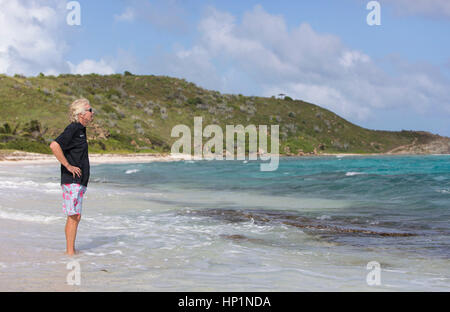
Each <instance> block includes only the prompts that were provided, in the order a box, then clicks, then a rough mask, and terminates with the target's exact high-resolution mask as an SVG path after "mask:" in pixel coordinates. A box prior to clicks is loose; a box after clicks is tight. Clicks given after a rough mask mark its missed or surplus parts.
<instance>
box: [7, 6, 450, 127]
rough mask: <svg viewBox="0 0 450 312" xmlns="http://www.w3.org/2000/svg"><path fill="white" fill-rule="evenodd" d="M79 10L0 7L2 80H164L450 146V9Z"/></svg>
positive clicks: (75, 8)
mask: <svg viewBox="0 0 450 312" xmlns="http://www.w3.org/2000/svg"><path fill="white" fill-rule="evenodd" d="M72 2H75V4H78V5H79V6H73V5H72V4H73V3H71V1H65V0H0V73H4V74H7V75H14V74H23V75H27V76H35V75H37V74H39V73H41V72H42V73H44V74H47V75H50V74H52V75H58V74H62V73H73V74H90V73H98V74H112V73H123V72H124V71H126V70H127V71H130V72H132V73H133V74H139V75H167V76H171V77H177V78H184V79H186V80H188V81H190V82H194V83H195V84H197V85H198V86H201V87H203V88H206V89H210V90H217V91H220V92H222V93H233V94H243V95H247V96H251V95H254V96H267V97H270V96H272V95H277V94H280V93H283V94H286V95H288V96H290V97H292V98H294V99H299V100H304V101H307V102H311V103H314V104H317V105H319V106H321V107H324V108H327V109H329V110H331V111H333V112H335V113H337V114H338V115H340V116H341V117H343V118H345V119H347V120H349V121H351V122H353V123H355V124H358V125H360V126H363V127H366V128H369V129H379V130H402V129H404V130H423V131H429V132H432V133H436V134H440V135H445V136H450V122H449V121H450V1H448V0H414V1H409V0H379V1H368V0H367V1H366V0H339V1H338V0H328V1H325V0H315V1H306V0H290V1H288V0H278V1H274V0H271V1H269V0H262V1H254V0H246V1H235V0H227V1H223V0H222V1H213V0H164V1H163V0H79V1H72ZM374 2H375V6H374V4H373V3H374ZM68 4H69V6H67V5H68ZM78 8H79V10H78ZM378 9H379V10H378ZM77 17H78V18H79V20H78V21H79V25H78V21H77ZM377 18H378V20H379V25H369V24H373V23H374V22H375V21H377ZM74 22H75V24H74Z"/></svg>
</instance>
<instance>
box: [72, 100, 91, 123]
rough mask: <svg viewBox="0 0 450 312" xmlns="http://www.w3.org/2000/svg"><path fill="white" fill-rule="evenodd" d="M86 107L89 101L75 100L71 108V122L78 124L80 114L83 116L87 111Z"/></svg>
mask: <svg viewBox="0 0 450 312" xmlns="http://www.w3.org/2000/svg"><path fill="white" fill-rule="evenodd" d="M86 105H89V101H88V100H87V99H78V100H75V101H74V102H73V103H72V104H70V107H69V121H70V122H78V114H82V113H84V112H85V111H86Z"/></svg>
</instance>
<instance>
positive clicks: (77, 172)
mask: <svg viewBox="0 0 450 312" xmlns="http://www.w3.org/2000/svg"><path fill="white" fill-rule="evenodd" d="M66 169H67V170H68V171H69V172H70V173H72V174H73V177H74V178H75V175H77V176H78V177H81V169H80V168H78V167H74V166H71V165H68V166H67V167H66Z"/></svg>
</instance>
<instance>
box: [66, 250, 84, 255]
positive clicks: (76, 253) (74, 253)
mask: <svg viewBox="0 0 450 312" xmlns="http://www.w3.org/2000/svg"><path fill="white" fill-rule="evenodd" d="M64 254H65V255H66V256H75V255H79V254H80V252H79V251H78V250H73V251H66V252H65V253H64Z"/></svg>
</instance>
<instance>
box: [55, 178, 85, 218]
mask: <svg viewBox="0 0 450 312" xmlns="http://www.w3.org/2000/svg"><path fill="white" fill-rule="evenodd" d="M61 188H62V191H63V211H64V213H65V214H66V216H73V215H81V209H82V205H83V196H84V194H85V193H86V190H87V187H86V186H84V185H80V184H76V183H72V184H61Z"/></svg>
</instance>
